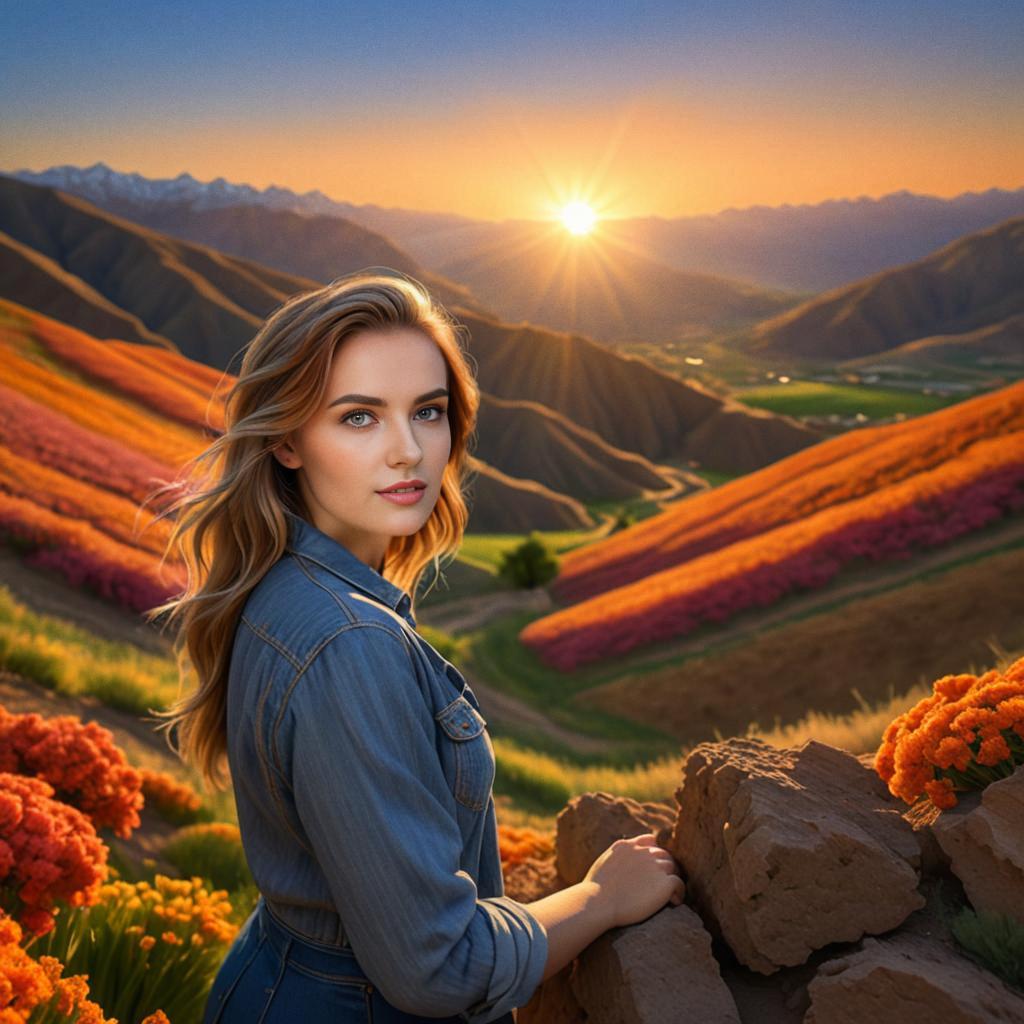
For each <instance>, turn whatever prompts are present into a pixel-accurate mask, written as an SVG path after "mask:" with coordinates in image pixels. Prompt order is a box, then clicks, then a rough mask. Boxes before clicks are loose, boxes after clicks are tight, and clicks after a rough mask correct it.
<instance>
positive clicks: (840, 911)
mask: <svg viewBox="0 0 1024 1024" xmlns="http://www.w3.org/2000/svg"><path fill="white" fill-rule="evenodd" d="M872 775H873V773H872V772H871V771H870V770H869V769H868V768H866V767H865V766H864V765H863V764H862V763H861V762H860V761H858V760H857V758H856V757H854V756H853V755H852V754H848V753H846V751H843V750H838V749H836V748H835V747H830V746H827V745H826V744H824V743H818V742H816V741H814V740H810V741H808V742H807V743H805V744H804V745H803V746H802V747H799V748H796V749H790V750H779V749H778V748H775V747H771V746H769V745H768V744H766V743H763V742H761V741H760V740H755V739H732V740H728V741H726V742H724V743H716V744H701V745H700V746H698V747H697V748H696V749H695V750H694V751H693V752H692V753H691V755H690V757H689V759H688V760H687V762H686V767H685V770H684V779H683V785H682V786H681V787H680V788H679V789H678V790H677V791H676V799H677V801H678V802H679V814H678V816H677V818H676V825H675V829H674V830H673V832H672V836H671V838H670V841H669V845H668V849H669V850H670V851H671V853H672V854H673V856H674V857H675V858H676V860H677V861H678V862H679V863H680V864H681V865H682V867H683V869H684V871H685V873H686V882H687V888H688V890H689V900H690V902H691V903H692V904H693V905H694V906H695V907H697V909H698V910H699V912H700V914H701V916H702V917H703V918H704V920H705V922H707V923H708V924H709V927H710V928H711V930H712V932H713V934H716V935H721V936H722V937H723V938H724V939H725V941H726V942H727V943H728V944H729V946H730V948H731V949H732V951H733V952H734V953H735V954H736V957H737V958H738V959H739V961H740V962H741V963H743V964H745V965H746V966H747V967H750V968H751V969H753V970H756V971H760V972H761V973H762V974H770V973H772V972H773V971H776V970H778V969H779V968H780V967H784V966H793V965H795V964H800V963H803V962H804V961H805V960H806V959H807V958H808V956H810V954H811V953H812V952H814V950H816V949H820V948H822V947H823V946H826V945H828V944H829V943H831V942H852V941H855V940H857V939H859V938H860V937H861V936H862V935H864V934H865V933H872V934H875V933H878V932H885V931H888V930H889V929H891V928H895V927H897V925H899V924H901V923H902V922H903V921H904V920H905V919H906V918H907V917H908V915H910V914H911V913H912V912H913V911H914V910H917V909H918V908H919V907H922V906H924V898H923V897H922V896H921V894H920V893H919V892H918V891H917V883H918V877H919V876H918V872H917V866H918V864H919V863H920V847H919V845H918V843H917V840H916V839H915V838H914V834H913V830H912V829H911V827H910V826H909V825H908V824H907V823H906V822H905V821H904V820H903V818H902V817H901V815H900V812H899V810H898V808H897V807H896V806H895V805H894V803H893V802H892V801H891V799H890V800H885V799H883V798H882V797H881V796H880V795H879V792H878V788H877V786H876V785H875V782H874V780H873V779H872ZM875 778H876V779H877V776H875Z"/></svg>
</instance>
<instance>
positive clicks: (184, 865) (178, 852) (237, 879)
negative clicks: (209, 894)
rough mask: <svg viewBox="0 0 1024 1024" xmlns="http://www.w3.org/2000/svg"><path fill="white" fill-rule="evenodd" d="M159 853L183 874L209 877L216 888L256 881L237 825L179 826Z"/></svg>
mask: <svg viewBox="0 0 1024 1024" xmlns="http://www.w3.org/2000/svg"><path fill="white" fill-rule="evenodd" d="M162 853H163V856H164V858H165V859H166V860H167V861H168V862H169V863H171V864H173V865H174V866H175V867H176V868H177V869H178V870H179V871H180V872H181V873H182V874H183V875H184V876H186V877H188V878H191V877H193V876H195V875H198V876H199V877H200V878H206V879H209V880H210V881H211V882H212V883H213V886H214V888H215V889H228V890H229V891H233V890H236V889H244V888H246V887H248V886H252V885H254V884H255V883H254V882H253V877H252V874H251V873H250V871H249V865H248V863H247V862H246V859H245V853H244V851H243V850H242V840H241V837H240V836H239V833H238V827H237V826H236V825H229V824H226V823H224V822H211V823H209V824H200V825H189V826H187V827H186V828H182V829H178V831H177V832H175V834H174V835H173V836H171V838H170V839H169V840H168V841H167V844H166V846H164V848H163V851H162Z"/></svg>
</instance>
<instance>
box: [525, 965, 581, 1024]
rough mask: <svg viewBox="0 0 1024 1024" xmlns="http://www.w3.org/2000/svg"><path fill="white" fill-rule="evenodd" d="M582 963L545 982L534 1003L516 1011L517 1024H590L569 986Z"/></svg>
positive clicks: (569, 966)
mask: <svg viewBox="0 0 1024 1024" xmlns="http://www.w3.org/2000/svg"><path fill="white" fill-rule="evenodd" d="M578 962H579V961H578V960H573V961H572V962H571V963H569V964H566V966H565V967H563V968H562V969H561V970H560V971H559V972H558V973H557V974H552V975H551V977H550V978H548V980H547V981H544V982H541V984H540V985H538V986H537V989H536V991H535V992H534V993H533V996H532V997H531V999H530V1001H529V1002H528V1003H527V1004H526V1005H525V1006H520V1007H519V1009H517V1010H516V1011H515V1019H516V1024H588V1019H587V1015H586V1013H585V1012H584V1010H583V1007H582V1006H580V1004H579V1003H578V1002H577V1001H576V996H575V994H574V993H573V990H572V987H571V985H570V984H569V979H570V978H571V976H572V973H573V971H574V970H575V969H576V966H577V964H578Z"/></svg>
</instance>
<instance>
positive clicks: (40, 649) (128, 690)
mask: <svg viewBox="0 0 1024 1024" xmlns="http://www.w3.org/2000/svg"><path fill="white" fill-rule="evenodd" d="M0 667H3V668H6V669H7V670H8V671H10V672H16V673H18V674H19V675H23V676H25V677H27V678H29V679H32V680H34V681H35V682H37V683H39V684H40V685H42V686H45V687H47V688H48V689H51V690H55V691H57V692H58V693H63V694H66V695H68V696H71V697H77V696H81V695H83V694H89V695H92V696H95V697H96V698H97V699H98V700H100V701H102V702H103V703H105V704H108V705H110V706H112V707H119V708H122V709H124V710H129V711H135V712H138V713H144V712H145V711H146V710H147V709H148V708H154V709H159V708H165V707H167V706H168V705H169V703H170V702H171V701H172V700H173V699H174V698H175V696H176V695H177V692H178V670H177V667H176V665H175V664H174V661H173V659H171V658H169V657H161V656H160V655H153V654H146V653H145V652H143V651H140V650H139V649H138V648H137V647H134V646H132V645H131V644H123V643H113V642H110V641H106V640H101V639H100V638H99V637H97V636H95V635H93V634H92V633H89V632H87V631H86V630H84V629H80V628H79V627H77V626H74V625H72V624H71V623H69V622H65V621H64V620H62V619H57V618H53V617H51V616H49V615H39V614H37V613H35V612H33V611H31V610H30V609H29V608H27V607H26V606H25V605H23V604H22V603H21V602H19V601H17V600H15V598H14V596H13V595H12V594H11V592H10V590H9V589H8V588H7V587H4V586H0Z"/></svg>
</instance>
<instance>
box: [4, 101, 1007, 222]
mask: <svg viewBox="0 0 1024 1024" xmlns="http://www.w3.org/2000/svg"><path fill="white" fill-rule="evenodd" d="M742 99H743V104H742V106H738V104H739V98H737V97H732V100H731V101H730V99H729V98H728V97H724V96H722V97H719V98H718V99H717V100H716V101H715V102H714V103H713V102H711V100H710V99H708V98H705V100H704V102H702V103H699V104H698V103H696V102H694V103H692V104H688V103H684V102H682V101H678V100H675V99H673V98H671V97H664V98H662V99H660V100H656V99H649V100H646V101H645V102H644V103H639V102H634V103H623V105H622V106H621V107H620V108H618V109H614V110H610V109H608V107H607V106H603V107H601V108H600V109H597V108H594V109H590V108H581V107H579V106H575V107H573V106H568V105H563V106H555V105H552V106H550V107H548V108H546V109H543V110H533V111H532V112H531V113H530V116H529V117H527V116H526V115H524V114H523V113H521V112H517V111H511V110H509V109H506V108H502V107H498V106H492V107H483V106H481V107H478V108H475V109H468V110H463V111H462V112H461V116H458V117H452V118H451V119H450V120H448V121H445V122H443V123H437V122H433V121H426V120H424V119H422V118H416V117H412V116H410V117H409V118H408V119H404V120H399V121H396V119H394V118H390V119H386V120H382V121H373V120H370V119H368V118H367V119H363V120H362V121H360V122H358V123H352V120H353V119H352V118H351V117H349V118H348V123H347V124H346V123H345V118H340V119H339V118H333V117H332V118H326V119H324V118H323V117H322V116H321V117H317V118H314V117H310V118H308V119H306V120H300V119H298V118H290V119H286V120H285V121H283V122H281V123H276V122H271V121H269V120H268V121H264V122H258V123H255V124H254V123H245V122H242V123H239V124H237V125H235V126H233V127H232V130H231V131H225V127H224V123H223V121H222V120H221V119H220V118H217V117H214V116H213V115H211V116H210V118H209V120H208V121H206V122H205V123H204V122H199V123H197V122H196V121H195V120H194V119H193V120H191V121H190V122H189V123H188V125H181V126H176V125H175V124H174V123H168V122H166V121H159V122H157V121H152V122H147V123H144V124H142V125H131V124H128V123H126V122H124V121H122V120H120V119H112V120H111V121H110V122H97V121H95V120H93V121H92V122H90V123H84V124H83V123H77V124H62V125H61V126H60V128H61V131H60V132H55V131H54V130H53V126H48V125H46V124H44V123H39V122H33V123H27V122H25V123H20V124H14V125H12V126H11V129H12V130H11V131H8V132H7V133H6V135H7V138H6V142H5V151H6V157H5V164H6V165H7V168H8V169H9V170H11V171H13V170H18V169H21V168H27V169H32V170H42V169H43V168H45V167H49V166H53V165H57V164H62V163H72V164H77V165H79V166H88V165H90V164H92V163H94V162H96V161H102V162H104V163H106V164H108V165H109V166H111V167H112V168H114V169H115V170H117V171H122V172H131V171H137V172H138V173H140V174H142V175H145V176H146V177H151V178H166V177H172V178H173V177H175V176H177V175H178V174H179V173H181V172H182V171H188V172H189V173H190V174H192V175H193V176H195V177H196V178H198V179H199V180H201V181H211V180H213V179H214V178H217V177H224V178H226V179H227V180H228V181H230V182H234V183H238V184H241V183H246V184H249V185H252V186H253V187H255V188H258V189H263V188H267V187H268V186H270V185H278V186H280V187H285V188H290V189H293V190H294V191H296V192H299V193H302V192H305V191H309V190H313V189H319V190H320V191H321V192H323V193H325V194H326V195H328V196H330V197H331V198H333V199H335V200H338V201H342V202H350V203H353V204H358V205H362V204H368V203H373V204H377V205H379V206H385V207H402V208H407V209H414V210H422V211H425V212H444V213H454V214H463V215H465V216H469V217H476V218H481V219H486V220H503V219H507V218H524V219H529V220H540V219H550V218H552V217H558V215H559V214H558V211H560V210H561V208H562V207H564V206H565V205H566V204H567V203H568V202H571V201H573V200H578V199H580V198H581V197H582V201H584V202H587V203H588V204H589V205H590V206H591V207H592V208H594V209H595V212H597V214H598V216H599V217H600V219H615V218H625V217H645V216H660V217H686V216H699V215H705V214H715V213H719V212H721V211H722V210H725V209H728V208H737V209H742V208H744V207H750V206H780V205H783V204H795V205H804V204H816V203H820V202H824V201H826V200H835V199H851V200H853V199H857V198H860V197H864V196H866V197H870V198H878V197H881V196H883V195H887V194H890V193H892V192H898V191H902V190H908V191H911V192H917V193H922V194H927V195H932V196H936V197H939V198H950V197H952V196H955V195H958V194H960V193H963V192H967V191H983V190H985V189H989V188H1005V189H1016V188H1020V187H1021V186H1022V185H1024V137H1020V136H1018V134H1017V133H1014V132H1011V131H1008V130H1007V124H1008V123H1009V121H1008V120H1007V116H1008V114H1009V111H1008V110H1006V109H1005V107H1004V105H1003V104H999V103H996V102H993V104H992V106H991V108H990V109H987V110H983V111H976V112H975V116H974V117H973V120H972V122H971V124H970V131H967V130H965V129H964V130H961V129H963V126H962V125H961V126H960V128H958V129H957V130H956V131H951V128H950V125H951V121H954V120H955V114H954V113H951V112H950V111H949V110H944V109H938V108H937V109H933V110H930V111H929V110H919V111H915V116H914V117H913V119H907V118H901V117H897V116H888V111H887V109H886V107H885V105H884V103H883V101H882V100H878V103H879V108H878V110H877V111H875V113H876V115H877V116H876V117H872V118H868V117H866V116H865V115H864V113H863V112H862V111H858V112H854V111H845V112H840V113H842V114H843V115H844V116H836V112H835V111H831V110H828V109H818V108H815V107H813V106H808V107H806V108H804V107H797V108H795V109H794V108H793V107H790V108H789V109H786V110H780V109H778V108H775V109H764V105H763V104H761V103H759V102H758V98H757V97H756V96H744V97H742ZM1018 102H1019V101H1018ZM172 120H173V119H172ZM339 123H340V124H341V127H339ZM178 127H180V128H181V129H182V130H181V131H178V130H176V128H178ZM186 129H187V130H186ZM314 153H315V159H313V157H312V155H313V154H314ZM980 153H984V159H983V160H982V159H979V154H980ZM411 170H414V171H415V173H410V171H411Z"/></svg>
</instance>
